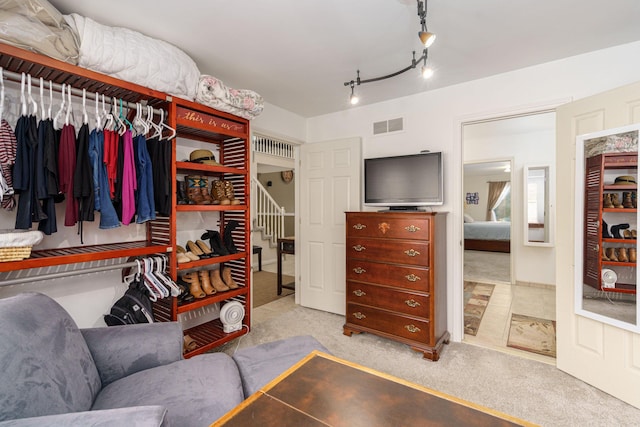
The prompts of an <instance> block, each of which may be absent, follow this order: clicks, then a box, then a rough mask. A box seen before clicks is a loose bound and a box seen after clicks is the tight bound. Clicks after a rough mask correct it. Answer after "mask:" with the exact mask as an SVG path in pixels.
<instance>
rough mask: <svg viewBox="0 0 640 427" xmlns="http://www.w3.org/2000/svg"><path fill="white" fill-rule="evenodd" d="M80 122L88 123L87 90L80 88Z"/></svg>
mask: <svg viewBox="0 0 640 427" xmlns="http://www.w3.org/2000/svg"><path fill="white" fill-rule="evenodd" d="M82 123H83V124H85V125H86V124H89V115H88V114H87V90H86V89H85V88H82Z"/></svg>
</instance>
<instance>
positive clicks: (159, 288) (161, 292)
mask: <svg viewBox="0 0 640 427" xmlns="http://www.w3.org/2000/svg"><path fill="white" fill-rule="evenodd" d="M153 271H154V269H153V260H152V259H151V258H145V259H144V274H143V275H144V278H145V279H146V280H145V281H146V282H147V283H149V285H150V286H151V287H152V288H154V289H155V290H156V296H157V297H158V298H166V297H168V296H169V289H167V288H166V286H164V285H163V284H162V283H160V281H159V280H158V278H157V277H156V276H155V275H154V274H153Z"/></svg>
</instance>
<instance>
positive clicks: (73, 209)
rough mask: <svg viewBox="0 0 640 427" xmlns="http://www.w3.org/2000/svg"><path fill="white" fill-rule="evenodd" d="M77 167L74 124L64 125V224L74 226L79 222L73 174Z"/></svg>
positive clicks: (61, 170)
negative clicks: (65, 204)
mask: <svg viewBox="0 0 640 427" xmlns="http://www.w3.org/2000/svg"><path fill="white" fill-rule="evenodd" d="M75 167H76V131H75V127H74V126H73V124H71V123H68V124H64V125H63V126H62V134H61V135H60V148H59V149H58V174H59V182H58V184H59V185H60V191H61V192H62V193H64V194H65V196H66V197H65V198H66V200H67V206H66V209H65V215H64V225H65V226H67V227H72V226H74V225H76V223H77V222H78V201H77V199H76V198H75V197H74V196H73V194H74V191H73V183H74V179H73V175H74V171H75Z"/></svg>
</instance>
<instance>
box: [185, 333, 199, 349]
mask: <svg viewBox="0 0 640 427" xmlns="http://www.w3.org/2000/svg"><path fill="white" fill-rule="evenodd" d="M196 348H198V343H197V342H196V340H194V339H193V338H191V337H190V336H189V335H188V334H187V335H185V336H184V346H183V351H184V352H185V353H188V352H190V351H193V350H195V349H196Z"/></svg>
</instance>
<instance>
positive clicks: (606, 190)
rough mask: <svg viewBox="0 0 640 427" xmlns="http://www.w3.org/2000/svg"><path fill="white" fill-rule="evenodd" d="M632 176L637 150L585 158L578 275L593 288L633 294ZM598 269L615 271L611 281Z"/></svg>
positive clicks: (634, 228)
mask: <svg viewBox="0 0 640 427" xmlns="http://www.w3.org/2000/svg"><path fill="white" fill-rule="evenodd" d="M637 179H638V153H637V152H630V153H604V154H598V155H596V156H593V157H589V158H588V159H587V161H586V174H585V230H584V242H585V245H584V272H583V275H584V283H585V284H587V285H589V286H591V287H593V288H596V289H598V290H601V291H607V292H621V293H630V294H635V293H636V268H637V228H638V224H637V211H638V209H637V190H638V185H637ZM608 270H611V271H608ZM603 272H604V273H605V275H607V276H608V277H611V276H612V274H611V272H613V273H615V277H617V280H616V281H615V283H611V282H608V281H605V280H603Z"/></svg>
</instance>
